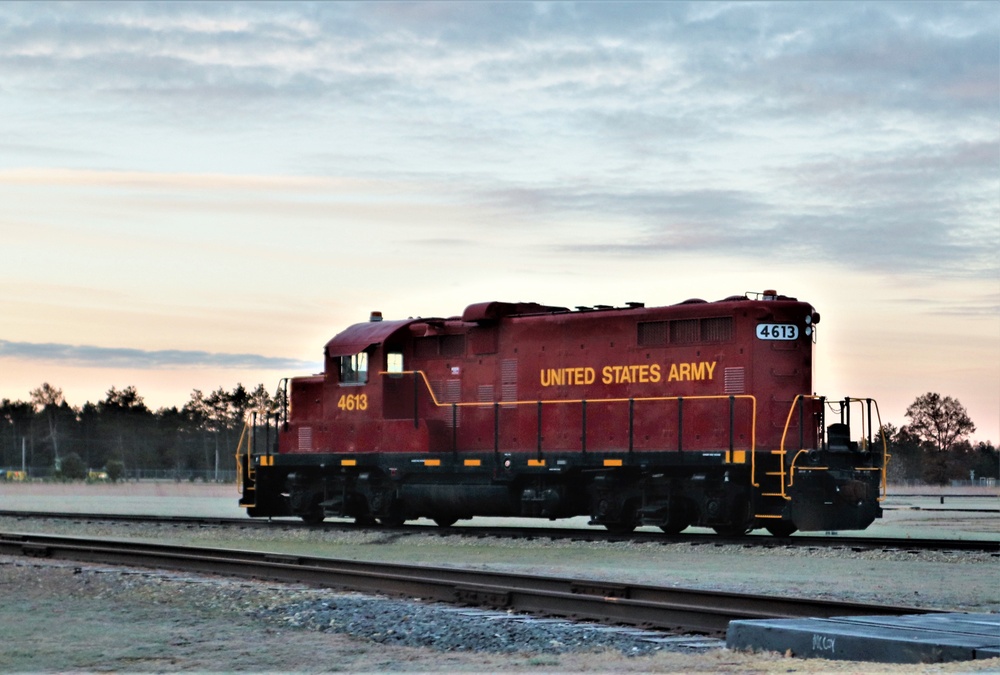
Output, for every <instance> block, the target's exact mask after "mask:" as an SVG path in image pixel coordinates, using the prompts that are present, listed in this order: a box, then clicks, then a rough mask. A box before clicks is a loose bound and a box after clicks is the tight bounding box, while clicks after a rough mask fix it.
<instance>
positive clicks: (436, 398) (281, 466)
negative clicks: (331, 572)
mask: <svg viewBox="0 0 1000 675" xmlns="http://www.w3.org/2000/svg"><path fill="white" fill-rule="evenodd" d="M818 322H819V314H818V313H817V312H816V311H814V309H813V308H812V306H811V305H809V304H808V303H805V302H799V301H797V300H796V299H795V298H790V297H786V296H783V295H778V294H777V293H776V292H774V291H765V292H764V293H748V294H746V295H739V296H732V297H729V298H726V299H724V300H720V301H718V302H705V301H702V300H688V301H686V302H682V303H680V304H677V305H672V306H668V307H645V306H644V305H643V304H642V303H628V305H627V306H626V307H609V306H595V307H577V308H576V309H575V310H570V309H568V308H565V307H549V306H544V305H539V304H535V303H504V302H486V303H480V304H475V305H470V306H469V307H467V308H466V309H465V312H464V313H463V314H462V316H461V317H451V318H446V319H445V318H415V319H414V318H411V319H405V320H396V321H383V320H382V317H381V315H380V314H379V313H373V314H372V316H371V320H370V321H369V322H367V323H360V324H355V325H353V326H350V327H349V328H347V329H346V330H344V331H343V332H341V333H340V334H338V335H337V336H335V337H334V338H333V339H332V340H330V341H329V342H328V343H327V344H326V347H325V349H324V360H325V372H324V373H323V374H320V375H314V376H310V377H297V378H293V379H291V380H290V381H289V380H285V381H283V382H284V394H285V395H284V397H283V400H285V401H286V402H287V404H288V405H286V406H285V407H284V409H283V410H282V412H281V413H280V414H279V415H278V420H277V434H276V438H277V440H276V441H275V442H272V439H271V438H270V432H268V434H267V436H268V441H267V442H265V444H264V445H265V447H266V449H265V451H264V452H262V453H257V452H254V451H253V449H252V445H250V444H248V445H247V447H246V449H242V446H241V450H240V451H238V453H237V457H238V458H239V465H240V466H239V468H240V476H241V479H242V483H241V485H242V501H241V505H242V506H245V507H246V508H247V512H248V514H249V515H251V516H287V515H292V516H299V517H301V518H302V519H303V520H305V521H307V522H319V521H321V520H323V519H324V518H326V517H343V518H354V519H356V520H357V521H359V522H361V523H374V522H375V521H378V522H380V523H382V524H386V525H395V524H400V523H402V522H404V521H405V520H409V519H415V518H420V517H426V518H431V519H433V520H434V521H435V522H437V523H438V524H439V525H441V526H449V525H451V524H453V523H454V522H455V521H456V520H458V519H465V518H471V517H473V516H520V517H540V518H549V519H555V518H566V517H571V516H580V515H588V516H590V522H591V524H595V525H603V526H605V527H606V528H607V529H609V530H611V531H613V532H628V531H630V530H632V529H634V528H635V527H637V526H639V525H653V526H658V527H660V528H662V529H663V531H664V532H668V533H676V532H680V531H681V530H683V529H684V528H686V527H688V526H701V527H710V528H714V529H715V530H716V531H717V532H719V533H725V534H741V533H744V532H748V531H750V530H752V529H754V528H760V527H763V528H766V529H767V530H769V531H770V532H771V533H773V534H775V535H781V536H784V535H788V534H791V533H792V532H794V531H795V530H849V529H864V528H866V527H867V526H868V525H870V524H871V523H872V521H873V520H874V519H875V518H878V517H880V516H881V512H882V510H881V507H880V505H879V504H880V500H881V499H882V496H883V495H884V490H885V463H886V459H887V455H886V454H885V449H884V447H883V448H878V449H876V448H874V447H873V446H872V442H871V440H872V428H873V426H874V425H873V419H872V415H873V412H874V413H876V414H877V406H875V403H874V401H872V400H871V399H853V398H848V399H843V400H838V401H828V400H826V399H824V398H823V397H819V396H816V395H814V394H813V393H812V392H813V388H812V363H813V343H814V339H815V326H816V324H817V323H818ZM289 384H290V386H288V385H289ZM852 411H853V415H854V417H855V419H859V418H860V426H861V434H860V435H859V438H858V439H857V440H852V436H851V430H850V424H851V416H852ZM828 415H829V416H830V417H831V418H832V419H831V420H829V422H830V423H829V424H827V422H828V420H827V416H828ZM876 428H877V427H876ZM257 435H259V434H257Z"/></svg>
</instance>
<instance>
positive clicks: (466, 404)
mask: <svg viewBox="0 0 1000 675" xmlns="http://www.w3.org/2000/svg"><path fill="white" fill-rule="evenodd" d="M379 375H383V376H398V375H413V376H416V375H419V376H420V378H421V379H422V380H423V381H424V386H425V387H426V388H427V392H428V393H429V394H430V397H431V402H432V403H433V404H434V406H435V407H438V408H445V407H450V406H455V407H458V408H488V407H492V406H494V405H497V404H499V405H502V406H516V405H538V404H539V403H541V404H542V405H558V404H569V403H577V404H579V403H584V402H586V403H627V402H629V401H639V402H643V401H679V400H681V399H683V400H685V401H703V400H711V399H723V400H729V399H746V400H749V401H750V403H751V411H750V415H751V420H752V422H751V424H750V482H751V484H752V485H753V486H754V487H760V486H759V485H758V484H757V480H756V471H757V453H756V452H755V450H756V448H757V397H755V396H753V395H751V394H732V395H730V394H713V395H709V396H640V397H633V398H588V399H583V398H558V399H541V400H534V401H528V400H526V401H456V402H452V403H448V402H445V403H442V402H440V401H438V399H437V396H436V395H435V394H434V388H433V387H431V383H430V381H429V380H428V379H427V374H426V373H425V372H424V371H422V370H403V371H395V372H389V371H385V370H382V371H379Z"/></svg>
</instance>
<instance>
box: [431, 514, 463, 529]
mask: <svg viewBox="0 0 1000 675" xmlns="http://www.w3.org/2000/svg"><path fill="white" fill-rule="evenodd" d="M433 520H434V523H435V524H436V525H437V526H438V527H451V526H452V525H454V524H455V523H457V522H458V518H455V517H454V516H439V517H437V518H434V519H433Z"/></svg>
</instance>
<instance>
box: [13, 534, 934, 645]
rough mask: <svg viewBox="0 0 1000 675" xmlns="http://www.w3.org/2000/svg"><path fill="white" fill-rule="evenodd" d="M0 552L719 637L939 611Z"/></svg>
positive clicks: (407, 572)
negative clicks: (734, 625) (775, 626)
mask: <svg viewBox="0 0 1000 675" xmlns="http://www.w3.org/2000/svg"><path fill="white" fill-rule="evenodd" d="M0 553H2V554H6V555H17V556H29V557H36V558H53V559H62V560H73V561H78V562H89V563H100V564H113V565H128V566H138V567H154V568H158V569H171V570H183V571H187V572H197V573H207V574H217V575H225V576H239V577H249V578H255V579H267V580H271V581H279V582H286V583H299V584H308V585H311V586H317V587H325V588H334V589H339V590H351V591H361V592H367V593H377V594H384V595H393V596H399V597H407V598H420V599H421V600H432V601H440V602H448V603H456V604H462V605H472V606H479V607H490V608H496V609H505V610H510V611H516V612H522V613H527V614H536V615H542V616H550V617H551V616H556V617H564V618H570V619H574V620H590V621H597V622H601V623H607V624H624V625H632V626H641V627H644V628H651V629H657V630H665V631H671V632H681V633H699V634H704V635H711V636H721V635H723V634H724V633H725V631H726V628H727V627H728V625H729V622H730V621H731V620H734V619H767V618H796V617H830V616H845V615H864V616H871V615H883V616H884V615H903V614H927V613H935V612H938V611H940V610H928V609H922V608H914V607H895V606H887V605H883V604H880V605H868V604H863V603H856V602H840V601H831V600H816V599H808V598H783V597H770V596H763V595H750V594H739V593H724V592H719V591H701V590H694V589H684V588H670V587H660V586H649V585H641V584H619V583H609V582H606V581H600V580H587V579H565V578H559V577H546V576H534V575H526V574H508V573H502V572H490V571H482V570H468V569H460V568H444V567H431V566H424V565H403V564H398V563H374V562H358V561H351V560H339V559H331V558H320V557H310V556H298V555H285V554H274V553H264V552H254V551H242V550H234V549H216V548H198V547H188V546H176V545H168V544H156V543H140V542H134V541H111V540H105V539H87V538H81V537H62V536H54V535H35V534H21V533H0Z"/></svg>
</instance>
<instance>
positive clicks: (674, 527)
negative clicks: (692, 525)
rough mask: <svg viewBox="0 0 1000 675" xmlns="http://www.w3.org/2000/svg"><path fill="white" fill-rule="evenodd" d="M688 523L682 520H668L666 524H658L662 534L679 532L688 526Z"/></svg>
mask: <svg viewBox="0 0 1000 675" xmlns="http://www.w3.org/2000/svg"><path fill="white" fill-rule="evenodd" d="M688 525H689V523H686V522H684V521H681V522H676V523H675V522H672V521H671V522H669V523H667V524H666V525H660V529H661V530H663V533H664V534H680V533H681V532H683V531H684V530H686V529H687V528H688Z"/></svg>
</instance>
